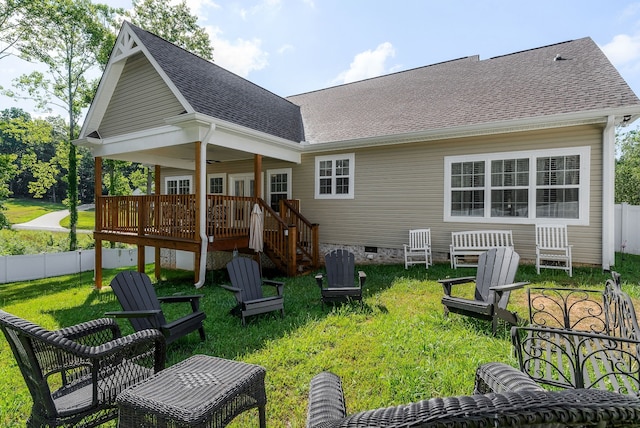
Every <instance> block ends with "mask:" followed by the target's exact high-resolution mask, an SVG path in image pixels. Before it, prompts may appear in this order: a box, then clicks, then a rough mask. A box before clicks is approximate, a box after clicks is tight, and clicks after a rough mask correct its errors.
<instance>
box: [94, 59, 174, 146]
mask: <svg viewBox="0 0 640 428" xmlns="http://www.w3.org/2000/svg"><path fill="white" fill-rule="evenodd" d="M184 110H185V109H184V107H183V106H182V105H181V104H180V102H179V101H178V99H177V98H176V97H175V95H174V94H173V93H172V92H171V90H170V89H169V87H168V86H167V85H166V83H165V82H164V81H163V80H162V78H161V77H160V75H159V74H158V73H157V72H156V70H155V69H154V68H153V66H152V65H151V63H150V62H149V60H147V58H146V57H145V56H144V55H143V54H138V55H136V56H133V57H131V58H128V59H127V64H126V65H125V66H124V69H123V71H122V75H121V76H120V80H119V81H118V85H117V86H116V88H115V91H114V93H113V96H112V98H111V101H110V102H109V107H107V111H106V112H105V115H104V118H103V119H102V122H101V123H100V127H99V132H100V135H101V136H102V137H103V138H108V137H112V136H115V135H122V134H127V133H130V132H135V131H140V130H143V129H149V128H154V127H157V126H162V125H164V124H165V123H164V119H165V118H167V117H172V116H177V115H179V114H181V113H182V112H183V111H184ZM132 112H135V114H132Z"/></svg>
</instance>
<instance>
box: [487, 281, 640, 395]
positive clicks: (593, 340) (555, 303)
mask: <svg viewBox="0 0 640 428" xmlns="http://www.w3.org/2000/svg"><path fill="white" fill-rule="evenodd" d="M528 294H529V320H530V325H529V326H526V327H513V328H512V329H511V335H512V342H513V346H514V350H515V354H516V358H517V360H518V364H519V369H520V370H519V371H520V372H521V373H522V374H524V375H526V376H527V377H528V378H529V379H531V380H533V381H535V382H536V383H537V384H540V385H547V386H548V387H551V388H554V389H557V388H561V389H602V390H610V391H615V392H618V393H622V394H627V395H633V396H640V341H639V340H638V339H639V338H638V334H639V332H640V329H639V328H638V323H637V319H636V313H635V309H634V307H633V303H632V301H631V299H630V298H629V296H628V295H627V294H626V293H624V292H623V291H622V289H621V287H620V276H619V275H618V274H616V273H615V272H614V273H613V275H612V279H610V280H608V281H607V283H606V285H605V288H604V291H596V290H583V289H570V288H537V287H534V288H530V289H529V290H528ZM517 372H518V369H515V368H513V367H510V366H507V365H505V364H500V363H492V364H491V365H487V366H481V367H480V368H479V369H478V372H477V376H478V378H479V379H477V380H476V390H477V391H479V392H488V391H489V390H491V391H494V392H502V391H505V390H513V388H514V385H516V386H517V385H520V384H522V377H521V376H520V375H518V374H517Z"/></svg>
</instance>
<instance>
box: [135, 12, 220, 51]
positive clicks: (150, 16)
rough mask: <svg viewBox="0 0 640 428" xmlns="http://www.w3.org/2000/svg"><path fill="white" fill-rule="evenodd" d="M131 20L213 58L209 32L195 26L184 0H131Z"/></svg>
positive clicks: (189, 49) (192, 16)
mask: <svg viewBox="0 0 640 428" xmlns="http://www.w3.org/2000/svg"><path fill="white" fill-rule="evenodd" d="M127 17H128V18H129V19H130V20H131V22H132V23H133V24H135V25H137V26H138V27H140V28H143V29H145V30H148V31H151V32H153V33H154V34H157V35H158V36H160V37H162V38H163V39H165V40H167V41H169V42H171V43H174V44H176V45H177V46H180V47H181V48H183V49H186V50H188V51H190V52H193V53H194V54H196V55H198V56H200V57H202V58H205V59H208V60H213V47H212V46H211V40H210V39H209V34H207V32H206V31H205V30H204V28H201V27H200V26H198V24H197V21H198V17H197V16H194V15H191V10H190V9H189V7H188V6H187V3H186V1H185V0H182V1H180V2H179V3H177V4H173V2H167V1H165V0H133V9H132V10H131V11H130V12H129V11H128V12H127Z"/></svg>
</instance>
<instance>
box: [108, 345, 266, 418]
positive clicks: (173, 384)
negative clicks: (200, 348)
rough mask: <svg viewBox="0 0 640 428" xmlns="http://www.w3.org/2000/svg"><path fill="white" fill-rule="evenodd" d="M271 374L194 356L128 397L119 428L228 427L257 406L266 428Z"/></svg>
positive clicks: (123, 403)
mask: <svg viewBox="0 0 640 428" xmlns="http://www.w3.org/2000/svg"><path fill="white" fill-rule="evenodd" d="M265 374H266V370H265V369H264V368H263V367H260V366H257V365H254V364H247V363H242V362H238V361H231V360H225V359H222V358H216V357H209V356H206V355H194V356H193V357H190V358H188V359H186V360H184V361H182V362H180V363H178V364H176V365H174V366H171V367H169V368H167V369H165V370H162V371H161V372H159V373H157V374H155V375H153V376H151V377H149V378H147V379H146V380H144V381H143V382H141V383H139V384H137V385H135V386H133V387H131V388H129V389H127V390H125V391H124V392H122V393H121V394H120V395H119V396H118V398H117V399H116V402H117V404H118V409H119V419H118V426H119V427H121V428H128V427H135V428H142V427H157V426H162V427H175V428H180V427H203V428H204V427H207V428H209V427H224V426H226V425H227V424H228V423H229V422H230V421H231V420H232V419H233V418H234V417H236V416H237V415H239V414H240V413H242V412H244V411H245V410H248V409H252V408H254V407H257V408H258V411H259V414H260V427H261V428H264V427H265V426H266V420H265V419H266V417H265V416H266V415H265V406H266V404H267V395H266V393H265V389H264V377H265Z"/></svg>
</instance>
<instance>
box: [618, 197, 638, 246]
mask: <svg viewBox="0 0 640 428" xmlns="http://www.w3.org/2000/svg"><path fill="white" fill-rule="evenodd" d="M614 223H615V231H616V232H615V246H616V251H620V252H624V253H629V254H640V206H637V205H629V204H616V206H615V220H614Z"/></svg>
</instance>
